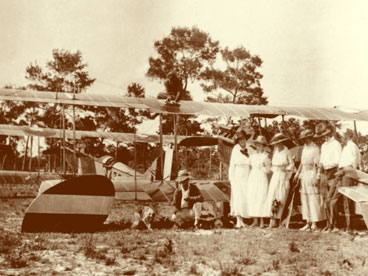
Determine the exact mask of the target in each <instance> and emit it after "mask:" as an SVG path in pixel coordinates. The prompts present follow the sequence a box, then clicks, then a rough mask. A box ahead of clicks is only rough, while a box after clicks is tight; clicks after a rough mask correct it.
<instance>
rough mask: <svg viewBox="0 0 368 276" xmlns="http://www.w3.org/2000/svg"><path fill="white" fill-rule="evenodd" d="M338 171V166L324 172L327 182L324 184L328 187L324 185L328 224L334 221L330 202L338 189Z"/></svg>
mask: <svg viewBox="0 0 368 276" xmlns="http://www.w3.org/2000/svg"><path fill="white" fill-rule="evenodd" d="M336 172H337V168H332V169H328V170H324V172H323V174H324V176H325V179H326V183H324V184H323V185H325V186H326V187H324V189H323V190H324V194H325V196H324V197H325V212H326V218H327V226H332V225H331V221H332V217H333V214H332V213H331V211H330V204H331V200H332V198H333V196H334V194H335V190H336V180H337V179H336V177H335V173H336Z"/></svg>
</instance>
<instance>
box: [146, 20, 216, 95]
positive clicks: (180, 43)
mask: <svg viewBox="0 0 368 276" xmlns="http://www.w3.org/2000/svg"><path fill="white" fill-rule="evenodd" d="M218 45H219V42H218V41H213V40H212V39H211V37H210V35H209V34H208V33H205V32H203V31H201V30H199V29H198V28H197V27H192V28H191V29H189V28H186V27H178V28H172V29H171V32H170V34H169V35H168V36H167V37H165V38H163V39H162V40H158V41H156V42H155V43H154V48H155V50H156V52H157V54H158V57H156V58H154V57H150V58H149V69H148V71H147V76H148V77H150V78H157V79H160V80H164V79H167V77H168V75H169V73H170V72H172V71H175V72H176V73H177V75H178V77H179V78H180V79H181V80H182V81H183V83H182V86H183V87H182V89H183V91H186V90H187V88H188V82H189V80H196V79H197V80H198V79H199V77H200V74H201V72H202V71H203V67H204V65H205V64H206V63H213V62H214V61H215V59H216V55H217V53H218V52H219V46H218Z"/></svg>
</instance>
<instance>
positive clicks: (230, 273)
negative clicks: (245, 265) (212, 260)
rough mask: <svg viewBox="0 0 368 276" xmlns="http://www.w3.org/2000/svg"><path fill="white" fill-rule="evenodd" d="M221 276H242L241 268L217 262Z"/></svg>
mask: <svg viewBox="0 0 368 276" xmlns="http://www.w3.org/2000/svg"><path fill="white" fill-rule="evenodd" d="M219 265H220V270H221V274H220V275H221V276H241V275H243V274H242V273H241V272H242V268H241V266H237V265H235V264H233V263H225V264H223V263H221V262H219Z"/></svg>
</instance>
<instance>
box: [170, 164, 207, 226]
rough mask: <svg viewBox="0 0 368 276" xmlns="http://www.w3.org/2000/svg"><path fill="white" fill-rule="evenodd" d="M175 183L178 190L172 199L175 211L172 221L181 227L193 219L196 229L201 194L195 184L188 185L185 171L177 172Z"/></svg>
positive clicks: (200, 206)
mask: <svg viewBox="0 0 368 276" xmlns="http://www.w3.org/2000/svg"><path fill="white" fill-rule="evenodd" d="M176 181H177V182H178V188H177V189H176V190H175V193H174V197H173V204H174V206H175V208H176V211H175V213H174V214H173V216H172V220H173V221H174V222H176V223H177V224H179V225H180V226H183V225H185V224H186V223H187V222H189V221H192V220H193V218H194V227H198V221H199V219H200V215H201V210H202V201H203V197H202V195H201V192H200V191H199V189H198V187H197V186H196V185H195V184H192V183H189V181H190V174H189V172H188V171H187V170H181V171H179V173H178V177H177V179H176Z"/></svg>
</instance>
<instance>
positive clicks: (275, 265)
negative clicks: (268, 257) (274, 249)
mask: <svg viewBox="0 0 368 276" xmlns="http://www.w3.org/2000/svg"><path fill="white" fill-rule="evenodd" d="M272 267H273V269H274V270H275V271H279V270H280V268H281V266H280V259H274V260H272Z"/></svg>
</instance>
